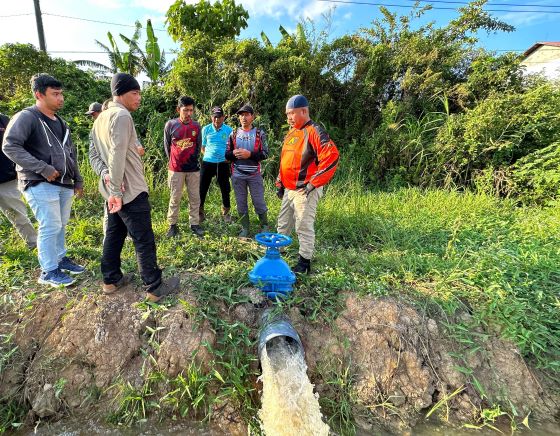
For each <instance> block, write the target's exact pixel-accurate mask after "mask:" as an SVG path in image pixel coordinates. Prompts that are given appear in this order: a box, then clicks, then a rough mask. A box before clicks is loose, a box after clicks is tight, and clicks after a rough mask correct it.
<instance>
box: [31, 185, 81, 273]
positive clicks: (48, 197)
mask: <svg viewBox="0 0 560 436" xmlns="http://www.w3.org/2000/svg"><path fill="white" fill-rule="evenodd" d="M23 195H24V196H25V199H26V200H27V202H28V203H29V206H31V210H32V211H33V214H34V215H35V219H36V220H37V222H38V223H39V232H38V235H37V251H38V253H39V255H38V257H39V265H41V269H42V270H43V271H44V272H49V271H52V270H53V269H56V268H58V263H59V262H60V260H61V259H62V258H63V257H64V256H65V255H66V243H65V235H64V233H65V229H66V224H68V220H69V219H70V209H71V207H72V196H73V195H74V190H73V189H70V188H63V187H62V186H57V185H53V184H52V183H47V182H42V183H39V184H38V185H35V186H30V187H29V188H27V189H26V190H25V191H24V192H23Z"/></svg>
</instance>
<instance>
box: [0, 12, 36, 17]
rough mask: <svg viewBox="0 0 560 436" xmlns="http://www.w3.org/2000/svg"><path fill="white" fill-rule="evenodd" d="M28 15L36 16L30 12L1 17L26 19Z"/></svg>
mask: <svg viewBox="0 0 560 436" xmlns="http://www.w3.org/2000/svg"><path fill="white" fill-rule="evenodd" d="M27 15H34V14H33V12H30V13H28V14H13V15H0V18H12V17H25V16H27Z"/></svg>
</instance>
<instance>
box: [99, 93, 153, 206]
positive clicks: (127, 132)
mask: <svg viewBox="0 0 560 436" xmlns="http://www.w3.org/2000/svg"><path fill="white" fill-rule="evenodd" d="M91 136H92V140H93V142H94V144H95V148H96V149H97V151H98V152H99V156H100V158H101V159H102V160H103V162H105V165H107V169H108V170H109V177H110V178H111V182H110V185H109V187H107V186H106V185H105V183H104V182H103V180H102V179H100V180H99V192H100V193H101V195H102V196H103V198H104V199H105V200H107V199H108V198H109V196H111V195H112V196H114V197H122V199H123V204H127V203H130V202H131V201H132V200H134V199H135V198H136V197H137V196H138V195H139V194H140V193H142V192H148V185H147V184H146V179H145V178H144V166H143V165H142V159H141V158H140V155H139V154H138V150H137V148H136V142H137V137H136V129H135V128H134V122H133V121H132V116H131V115H130V112H129V111H128V110H127V109H126V108H125V107H124V106H123V105H121V104H120V103H116V102H110V103H109V107H108V108H107V109H106V110H104V111H103V112H101V114H100V115H99V117H97V119H96V120H95V122H94V123H93V129H92V135H91ZM121 188H124V192H123V191H122V189H121Z"/></svg>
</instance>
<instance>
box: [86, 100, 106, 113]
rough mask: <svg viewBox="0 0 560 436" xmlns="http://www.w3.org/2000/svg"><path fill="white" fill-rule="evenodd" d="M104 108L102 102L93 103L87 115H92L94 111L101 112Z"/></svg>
mask: <svg viewBox="0 0 560 436" xmlns="http://www.w3.org/2000/svg"><path fill="white" fill-rule="evenodd" d="M102 110H103V107H102V106H101V103H97V102H95V103H92V104H90V105H89V110H88V111H87V112H86V115H91V114H92V113H94V112H101V111H102Z"/></svg>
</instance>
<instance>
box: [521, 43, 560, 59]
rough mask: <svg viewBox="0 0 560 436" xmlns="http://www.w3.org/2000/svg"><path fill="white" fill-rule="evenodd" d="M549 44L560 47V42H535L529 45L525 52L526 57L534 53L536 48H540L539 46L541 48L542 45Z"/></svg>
mask: <svg viewBox="0 0 560 436" xmlns="http://www.w3.org/2000/svg"><path fill="white" fill-rule="evenodd" d="M545 45H546V46H549V47H560V42H537V43H535V44H533V45H532V46H531V47H529V48H528V49H527V50H526V51H525V53H523V56H524V57H527V56H529V55H530V54H531V53H533V52H534V51H535V50H538V49H539V48H541V47H542V46H545Z"/></svg>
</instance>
